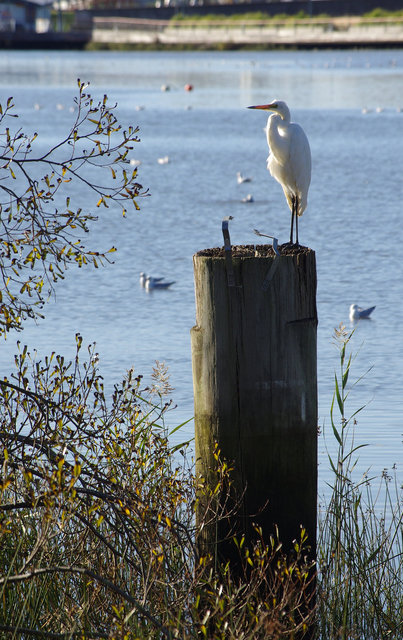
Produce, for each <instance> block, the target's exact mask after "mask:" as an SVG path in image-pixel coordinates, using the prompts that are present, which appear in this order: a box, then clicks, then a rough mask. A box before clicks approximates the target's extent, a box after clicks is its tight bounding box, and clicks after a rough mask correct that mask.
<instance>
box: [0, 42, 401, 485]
mask: <svg viewBox="0 0 403 640" xmlns="http://www.w3.org/2000/svg"><path fill="white" fill-rule="evenodd" d="M77 78H81V79H82V80H85V81H89V82H90V83H91V84H90V88H91V90H92V91H93V93H94V96H96V97H97V96H99V97H102V96H103V94H104V93H107V94H108V96H109V98H110V100H111V102H115V101H116V102H117V103H118V108H117V111H118V115H119V118H120V119H121V120H122V122H123V123H124V124H134V125H138V126H139V127H140V138H141V142H140V143H139V144H138V146H137V148H136V149H135V150H134V151H133V156H132V157H133V159H137V160H140V161H141V165H140V167H139V180H140V182H142V184H143V185H144V186H145V187H147V188H149V190H150V193H151V196H150V197H148V198H144V199H142V200H141V201H140V202H139V204H140V206H141V211H140V212H139V213H133V214H132V215H130V216H129V217H128V218H127V219H122V218H121V217H120V216H119V213H118V212H117V211H112V210H110V211H108V212H105V214H104V215H103V217H102V218H101V219H100V221H99V222H98V223H97V224H96V225H95V226H94V229H93V235H92V240H91V242H92V245H93V246H94V247H95V246H96V247H97V248H101V249H107V248H108V247H109V246H112V245H115V246H116V247H117V248H118V252H117V254H116V258H115V264H114V265H113V266H110V267H108V268H105V269H98V270H94V271H89V270H76V269H70V270H69V272H68V274H67V277H66V279H65V281H64V282H63V283H61V285H60V286H59V287H58V289H57V296H56V300H55V301H52V302H50V303H49V304H48V305H47V307H46V320H45V321H42V322H39V323H38V324H37V325H34V324H29V323H27V325H26V328H25V330H24V332H23V334H21V335H20V336H18V337H19V339H20V340H22V341H23V342H24V343H27V344H28V345H29V347H30V348H32V349H33V348H34V347H35V348H36V349H37V350H38V353H39V354H43V353H48V352H50V351H52V350H56V351H59V352H62V353H63V354H64V355H65V356H66V357H72V355H73V354H74V344H75V341H74V335H75V333H76V331H80V332H81V334H82V336H83V338H84V342H87V343H92V342H94V341H95V342H96V343H97V351H98V352H99V355H100V367H101V371H102V373H103V375H104V378H105V384H106V388H107V389H108V390H111V389H112V387H113V383H114V382H116V381H118V380H119V379H121V377H122V376H123V375H124V374H125V371H126V370H127V369H128V368H130V367H132V366H133V367H134V368H135V371H136V372H137V373H142V374H144V376H145V380H147V379H148V378H149V375H150V372H151V369H152V366H153V364H154V361H155V360H159V361H164V362H165V363H166V364H167V365H168V366H169V370H170V374H171V384H172V386H173V387H174V392H173V400H174V403H175V404H176V405H177V408H176V409H175V410H174V411H172V412H171V413H170V414H169V418H168V422H169V423H170V425H172V426H174V425H176V424H179V423H181V422H183V421H185V420H187V419H189V418H191V417H192V413H193V397H192V374H191V356H190V338H189V330H190V328H191V327H192V325H193V324H194V322H195V309H194V290H193V272H192V255H193V254H194V253H195V252H196V251H198V250H200V249H203V248H206V247H213V246H219V245H221V244H222V235H221V220H222V218H223V217H224V216H227V215H232V216H233V217H234V219H233V221H232V222H231V228H230V230H231V239H232V242H233V243H234V244H251V243H254V242H256V237H255V236H254V235H253V233H252V228H254V227H255V228H258V229H260V230H261V231H263V232H265V233H269V234H273V235H275V236H276V237H278V238H279V240H280V242H283V241H286V240H287V238H288V234H289V221H290V218H289V211H288V208H287V205H286V203H285V200H284V196H283V194H282V190H281V188H280V186H279V185H278V184H277V183H275V181H274V180H273V179H272V178H271V177H270V176H269V174H268V172H267V170H266V157H267V145H266V140H265V136H264V133H263V128H264V126H265V123H266V116H265V114H264V113H261V112H253V111H248V110H247V109H246V108H245V107H246V106H248V105H250V104H258V103H261V102H267V101H269V100H271V99H274V98H279V99H283V100H286V101H287V103H288V105H289V107H290V109H291V113H292V116H293V119H294V120H296V121H298V122H299V123H300V124H301V125H302V126H303V127H304V129H305V131H306V133H307V135H308V138H309V140H310V145H311V150H312V159H313V169H312V183H311V187H310V192H309V203H308V208H307V210H306V212H305V214H304V216H303V218H302V219H301V220H300V225H299V230H300V241H301V242H302V243H303V244H305V245H307V246H309V247H311V248H312V249H314V250H315V252H316V258H317V268H318V297H317V305H318V316H319V325H318V389H319V426H320V428H321V435H320V437H319V479H320V487H319V490H320V492H326V481H327V480H329V478H330V475H331V474H330V471H329V462H328V459H327V448H328V447H329V448H330V450H331V451H334V443H333V437H332V435H331V429H330V420H329V411H330V405H331V400H332V394H333V390H334V374H335V371H338V353H337V349H336V347H335V346H334V344H333V339H332V335H333V331H334V328H335V327H338V326H339V324H340V323H344V324H345V325H346V327H347V328H348V329H352V328H353V327H352V326H351V324H350V322H349V317H348V311H349V306H350V304H351V303H354V302H356V303H358V304H360V305H362V306H370V305H371V306H372V305H376V309H375V311H374V313H373V315H372V319H371V320H369V321H366V322H364V321H362V322H360V323H358V325H356V331H355V333H354V336H353V338H352V341H351V349H352V351H353V353H354V354H357V355H356V357H355V359H354V363H353V366H352V371H351V379H352V380H354V379H358V378H361V377H362V376H364V377H363V378H362V379H361V380H360V382H359V383H358V384H357V385H355V386H354V387H353V388H352V389H351V394H350V398H349V411H350V413H353V412H354V411H355V410H356V409H357V408H358V407H360V406H363V405H365V408H364V409H363V411H362V412H361V413H360V414H359V415H358V416H357V425H356V427H355V440H356V443H357V444H358V443H368V445H369V446H368V447H366V448H365V449H362V450H361V453H360V458H359V463H358V466H357V470H358V472H359V473H363V472H364V471H365V470H366V469H367V468H370V469H371V473H373V474H379V473H381V472H382V470H383V469H384V468H388V469H390V468H391V467H392V466H393V465H394V464H397V465H399V463H400V473H401V466H402V432H403V426H402V406H403V403H402V380H403V336H402V330H401V327H400V320H401V318H402V317H403V295H402V287H403V284H402V283H403V273H402V271H403V268H402V241H403V231H402V201H403V186H402V150H401V140H402V139H403V112H401V107H402V108H403V94H402V87H403V51H402V50H393V51H392V50H391V51H388V50H382V51H378V50H377V51H371V50H366V51H309V52H308V51H306V52H297V51H284V52H273V51H270V52H263V51H262V52H245V51H243V52H225V53H221V52H39V51H33V52H31V51H3V52H2V55H1V58H0V91H1V102H2V103H4V102H5V100H6V99H7V97H8V96H9V95H12V96H13V97H14V101H15V104H16V112H17V113H19V114H20V120H19V124H20V125H22V126H23V127H24V128H26V129H27V130H28V131H30V132H33V131H38V133H39V138H38V140H39V144H40V145H43V146H46V145H47V144H49V145H51V144H53V143H55V142H56V140H57V139H58V138H60V137H61V136H63V134H64V133H65V132H66V129H67V128H68V126H69V124H70V123H71V121H72V118H73V114H72V113H71V109H70V107H72V105H73V97H74V95H76V93H77V90H76V87H77V85H76V80H77ZM186 84H191V85H192V86H193V90H192V91H185V90H184V87H185V85H186ZM162 88H165V89H169V90H165V91H162ZM165 156H168V158H169V162H167V163H166V164H159V163H158V158H161V157H165ZM237 171H241V172H242V173H243V174H245V175H248V176H251V177H252V182H250V183H246V184H244V185H238V184H237V181H236V173H237ZM248 193H251V194H252V195H253V200H254V201H253V202H252V203H248V204H245V203H243V202H242V199H243V197H245V196H246V195H247V194H248ZM78 195H79V194H78ZM93 204H95V203H93ZM141 271H145V272H147V273H151V274H152V275H155V276H164V277H165V278H167V279H172V280H174V281H175V284H174V285H173V286H172V287H171V288H170V289H169V290H167V291H162V292H153V293H147V292H146V291H145V290H144V289H142V288H141V287H140V286H139V274H140V272H141ZM15 342H16V336H13V335H11V336H9V337H8V339H7V341H6V342H5V343H3V344H2V345H1V351H0V354H1V375H5V374H7V373H8V372H9V371H10V369H11V367H12V359H13V354H14V353H15V351H16V344H15ZM192 434H193V424H192V422H189V423H188V424H187V425H186V426H185V427H184V428H183V429H182V430H181V431H178V432H177V433H176V434H175V436H174V437H175V438H176V439H182V440H186V439H188V438H189V437H191V436H192ZM324 434H325V435H324Z"/></svg>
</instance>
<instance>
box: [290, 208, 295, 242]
mask: <svg viewBox="0 0 403 640" xmlns="http://www.w3.org/2000/svg"><path fill="white" fill-rule="evenodd" d="M291 202H292V208H291V233H290V244H293V242H292V238H293V235H294V215H295V197H294V196H293V197H292V200H291Z"/></svg>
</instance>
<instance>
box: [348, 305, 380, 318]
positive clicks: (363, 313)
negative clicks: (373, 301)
mask: <svg viewBox="0 0 403 640" xmlns="http://www.w3.org/2000/svg"><path fill="white" fill-rule="evenodd" d="M374 309H375V307H368V309H363V308H362V307H359V306H358V304H352V305H351V306H350V320H351V322H354V321H356V320H365V319H367V318H369V316H370V315H371V313H372V312H373V310H374Z"/></svg>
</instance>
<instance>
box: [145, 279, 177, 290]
mask: <svg viewBox="0 0 403 640" xmlns="http://www.w3.org/2000/svg"><path fill="white" fill-rule="evenodd" d="M171 284H175V282H174V281H170V282H165V281H164V278H152V277H151V276H147V278H146V282H145V288H146V291H150V290H151V289H168V287H170V286H171Z"/></svg>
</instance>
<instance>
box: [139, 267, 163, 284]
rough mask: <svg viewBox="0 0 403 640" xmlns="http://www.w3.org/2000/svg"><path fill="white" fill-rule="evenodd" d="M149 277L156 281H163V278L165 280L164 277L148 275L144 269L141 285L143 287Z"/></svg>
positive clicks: (141, 274) (141, 275)
mask: <svg viewBox="0 0 403 640" xmlns="http://www.w3.org/2000/svg"><path fill="white" fill-rule="evenodd" d="M147 279H149V280H153V281H154V282H161V280H163V279H164V278H154V277H153V276H148V275H147V274H145V273H144V271H142V272H141V273H140V286H141V287H145V286H146V281H147Z"/></svg>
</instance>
